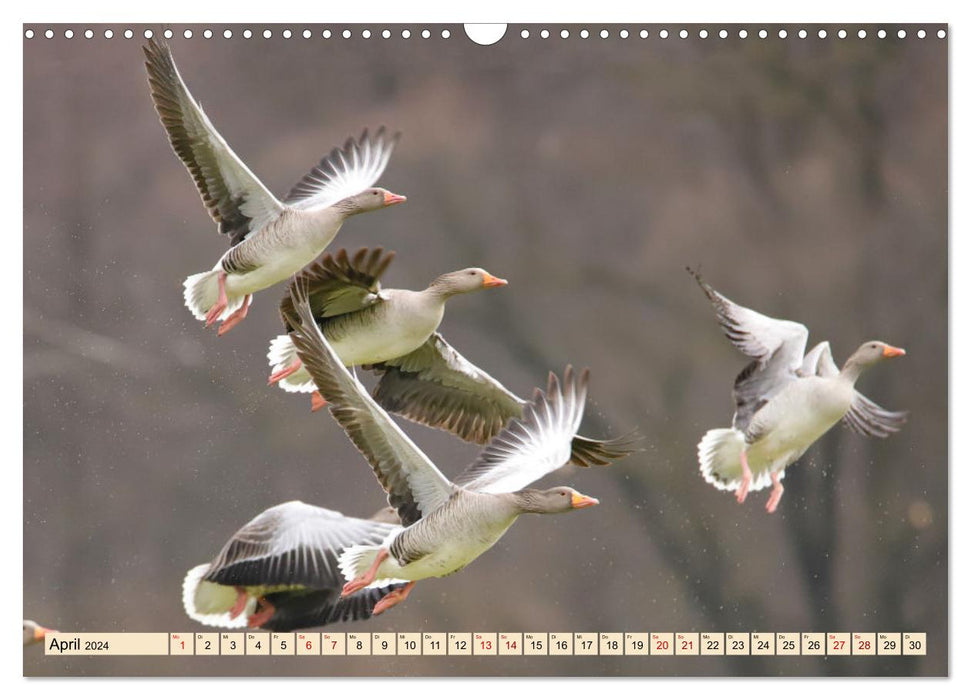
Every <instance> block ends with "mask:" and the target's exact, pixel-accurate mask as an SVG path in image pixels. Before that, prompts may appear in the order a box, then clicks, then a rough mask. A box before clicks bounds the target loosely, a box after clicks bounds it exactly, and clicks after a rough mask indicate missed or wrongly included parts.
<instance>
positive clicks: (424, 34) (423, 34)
mask: <svg viewBox="0 0 971 700" xmlns="http://www.w3.org/2000/svg"><path fill="white" fill-rule="evenodd" d="M431 35H432V33H431V32H430V31H428V30H427V29H422V30H421V38H422V39H427V38H428V37H430V36H431Z"/></svg>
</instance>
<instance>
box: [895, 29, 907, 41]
mask: <svg viewBox="0 0 971 700" xmlns="http://www.w3.org/2000/svg"><path fill="white" fill-rule="evenodd" d="M897 38H898V39H906V38H907V32H905V31H904V30H903V29H901V30H900V31H899V32H897Z"/></svg>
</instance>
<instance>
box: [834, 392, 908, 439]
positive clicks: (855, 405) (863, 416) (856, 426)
mask: <svg viewBox="0 0 971 700" xmlns="http://www.w3.org/2000/svg"><path fill="white" fill-rule="evenodd" d="M843 422H844V423H845V424H846V425H847V426H848V427H849V428H850V429H851V430H853V431H854V432H856V433H859V434H860V435H865V436H867V437H878V438H885V437H887V436H888V435H891V434H893V433H896V432H899V431H900V429H901V428H902V427H903V425H904V423H906V422H907V411H888V410H887V409H885V408H882V407H880V406H878V405H877V404H875V403H874V402H873V401H871V400H870V399H868V398H867V397H865V396H864V395H863V394H861V393H860V392H858V391H855V392H854V393H853V402H852V403H851V404H850V410H849V411H848V412H847V413H846V415H845V416H843Z"/></svg>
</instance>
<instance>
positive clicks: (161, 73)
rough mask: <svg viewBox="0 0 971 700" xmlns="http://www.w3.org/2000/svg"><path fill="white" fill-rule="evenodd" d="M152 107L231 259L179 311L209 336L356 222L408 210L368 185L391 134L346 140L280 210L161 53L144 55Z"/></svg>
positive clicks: (198, 279) (157, 46) (201, 281)
mask: <svg viewBox="0 0 971 700" xmlns="http://www.w3.org/2000/svg"><path fill="white" fill-rule="evenodd" d="M143 50H144V52H145V56H146V58H147V61H146V63H145V65H146V67H147V69H148V81H149V84H150V86H151V89H152V100H153V101H154V103H155V109H156V110H157V111H158V114H159V118H160V119H161V121H162V125H163V126H164V127H165V130H166V132H167V133H168V136H169V141H170V142H171V144H172V148H173V150H174V151H175V153H176V155H178V156H179V158H180V159H181V160H182V162H183V163H184V164H185V166H186V168H188V170H189V173H190V174H191V175H192V179H193V180H194V181H195V183H196V187H197V188H198V189H199V193H200V194H201V195H202V201H203V203H204V204H205V206H206V209H207V210H208V211H209V214H210V215H211V216H212V218H213V219H214V220H215V221H216V223H217V224H219V231H220V233H223V234H226V235H228V236H230V245H231V247H230V249H229V250H228V251H226V253H225V255H223V256H222V257H221V258H220V259H219V262H217V263H216V266H215V267H213V269H212V270H209V271H208V272H201V273H199V274H195V275H190V276H189V277H188V278H187V279H186V280H185V283H184V285H183V286H184V288H185V290H184V297H185V304H186V306H187V307H188V308H189V310H190V311H191V312H192V314H193V315H194V316H195V317H196V318H197V319H199V320H205V322H206V326H211V325H212V324H213V323H215V322H216V321H222V323H221V324H220V326H219V334H220V335H222V334H223V333H226V332H227V331H228V330H230V329H231V328H233V327H234V326H235V325H236V324H238V323H239V322H240V321H242V320H243V319H244V318H245V317H246V313H247V311H248V309H249V306H250V303H251V300H252V295H253V293H255V292H258V291H260V290H261V289H266V288H267V287H270V286H272V285H274V284H276V283H277V282H280V281H281V280H284V279H286V278H287V277H289V276H290V275H292V274H294V273H295V272H297V271H298V270H300V269H301V268H302V267H303V266H304V265H306V264H307V263H309V262H311V261H312V260H313V259H314V258H315V257H317V255H319V254H320V252H321V251H323V250H324V248H326V247H327V245H328V244H330V242H331V241H332V240H334V237H335V236H336V235H337V232H338V230H340V227H341V225H342V224H343V223H344V220H345V219H347V217H349V216H353V215H354V214H360V213H362V212H367V211H373V210H375V209H382V208H384V207H388V206H391V205H393V204H398V203H399V202H403V201H405V197H403V196H401V195H397V194H393V193H392V192H389V191H387V190H385V189H382V188H380V187H374V186H373V185H374V183H375V182H377V180H378V178H379V177H381V174H382V173H383V172H384V169H385V167H386V166H387V164H388V160H389V159H390V158H391V152H392V151H393V150H394V146H395V144H396V143H397V140H398V134H395V135H394V136H393V137H390V138H388V137H386V136H385V133H384V129H383V128H382V129H380V130H378V132H377V133H376V134H375V135H374V136H373V137H370V136H369V135H368V132H367V131H366V130H365V131H364V133H363V134H362V136H361V138H360V139H358V140H357V141H355V140H353V139H348V140H347V142H346V143H345V144H344V147H343V148H341V149H337V148H335V149H334V150H333V151H332V152H331V153H330V155H328V156H326V157H324V158H323V160H321V161H320V163H319V165H317V166H316V167H314V168H313V170H311V171H310V172H309V173H308V174H307V175H305V176H304V177H303V179H302V180H300V182H299V183H297V185H296V186H295V187H294V188H293V189H292V190H291V191H290V193H289V194H288V195H287V197H286V198H285V199H284V201H283V202H280V201H279V200H278V199H277V198H276V197H274V196H273V194H271V193H270V191H269V190H268V189H267V188H266V187H265V186H264V185H263V183H262V182H260V181H259V180H258V179H257V178H256V176H255V175H253V173H252V172H250V170H249V168H247V167H246V165H245V164H244V163H243V162H242V161H241V160H240V159H239V158H238V157H237V156H236V154H235V153H233V151H232V149H231V148H230V147H229V145H228V144H227V143H226V141H225V140H223V138H222V136H220V135H219V132H218V131H216V129H215V127H214V126H213V125H212V123H211V122H210V121H209V118H208V117H206V114H205V112H203V111H202V107H200V106H199V103H198V102H196V101H195V99H193V97H192V95H191V94H190V93H189V89H188V88H187V87H186V85H185V83H184V82H183V80H182V77H181V76H180V75H179V71H178V69H177V68H176V66H175V60H174V59H173V58H172V52H171V51H170V49H169V47H168V45H167V44H165V43H164V42H159V41H156V40H154V39H150V40H149V42H148V45H147V46H145V47H143Z"/></svg>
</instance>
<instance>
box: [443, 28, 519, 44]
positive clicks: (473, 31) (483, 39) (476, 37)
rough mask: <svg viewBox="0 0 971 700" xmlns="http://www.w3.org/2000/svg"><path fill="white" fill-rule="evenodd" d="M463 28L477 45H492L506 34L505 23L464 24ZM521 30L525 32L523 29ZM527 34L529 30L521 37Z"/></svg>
mask: <svg viewBox="0 0 971 700" xmlns="http://www.w3.org/2000/svg"><path fill="white" fill-rule="evenodd" d="M463 28H464V29H465V35H466V36H467V37H469V39H471V40H472V41H474V42H475V43H476V44H478V45H479V46H492V45H493V44H495V43H496V42H497V41H499V40H500V39H502V37H504V36H505V35H506V25H505V24H478V23H477V24H466V25H463ZM523 31H524V32H526V30H525V29H524V30H523ZM528 36H529V32H526V36H524V37H523V39H525V38H526V37H528ZM446 38H447V37H446Z"/></svg>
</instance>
